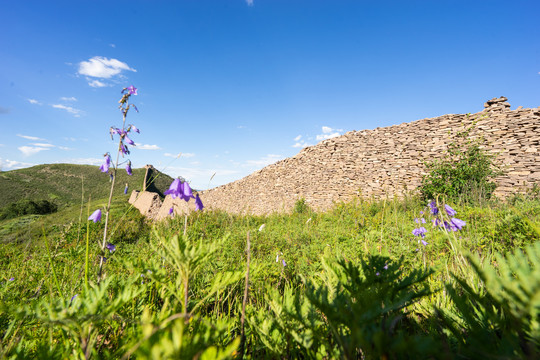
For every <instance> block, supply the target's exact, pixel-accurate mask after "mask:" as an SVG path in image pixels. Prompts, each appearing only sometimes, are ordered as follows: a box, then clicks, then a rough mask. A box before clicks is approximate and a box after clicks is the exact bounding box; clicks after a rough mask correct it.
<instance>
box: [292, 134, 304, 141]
mask: <svg viewBox="0 0 540 360" xmlns="http://www.w3.org/2000/svg"><path fill="white" fill-rule="evenodd" d="M301 138H302V135H298V136H297V137H295V138H294V141H300V139H301Z"/></svg>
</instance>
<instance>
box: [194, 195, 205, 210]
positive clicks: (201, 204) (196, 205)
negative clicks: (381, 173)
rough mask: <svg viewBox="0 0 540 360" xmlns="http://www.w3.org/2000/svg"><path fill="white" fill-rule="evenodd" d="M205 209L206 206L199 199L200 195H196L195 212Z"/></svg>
mask: <svg viewBox="0 0 540 360" xmlns="http://www.w3.org/2000/svg"><path fill="white" fill-rule="evenodd" d="M202 209H204V205H203V203H202V201H201V198H200V197H199V194H197V195H195V210H197V211H200V210H202Z"/></svg>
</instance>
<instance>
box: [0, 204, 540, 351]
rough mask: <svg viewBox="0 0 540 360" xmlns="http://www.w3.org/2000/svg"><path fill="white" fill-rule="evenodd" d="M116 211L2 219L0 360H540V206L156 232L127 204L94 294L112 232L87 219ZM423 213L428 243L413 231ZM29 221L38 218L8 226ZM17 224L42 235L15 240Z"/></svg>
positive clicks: (300, 217)
mask: <svg viewBox="0 0 540 360" xmlns="http://www.w3.org/2000/svg"><path fill="white" fill-rule="evenodd" d="M79 196H80V194H79ZM105 203H106V199H102V200H93V201H92V203H90V204H87V203H86V202H85V204H84V215H83V217H82V218H83V221H82V222H81V223H79V221H78V219H79V213H80V205H79V206H73V207H66V208H64V209H61V210H60V211H58V212H57V213H54V214H49V215H41V216H35V215H32V216H33V217H32V218H31V219H30V218H29V217H21V218H18V219H12V220H8V221H3V222H0V231H4V233H3V234H4V235H3V236H2V238H3V239H4V236H6V237H7V238H8V239H10V241H9V242H6V241H5V240H4V242H3V243H0V304H1V305H0V357H6V358H53V359H54V358H59V359H60V358H120V359H121V358H125V359H127V358H137V359H139V358H141V359H145V358H148V359H149V358H152V359H155V358H190V359H191V358H200V359H215V358H218V359H220V358H221V359H224V358H242V357H245V358H345V359H351V358H366V359H375V358H415V359H416V358H430V357H431V358H449V359H450V358H531V359H532V358H537V357H538V355H539V354H540V326H539V324H540V317H539V311H540V265H539V264H540V243H539V242H538V239H540V231H539V229H540V201H538V200H536V199H528V198H519V199H513V201H512V202H511V203H500V202H494V201H491V202H485V203H483V204H482V205H481V206H480V205H473V204H469V203H450V205H451V206H452V207H453V208H454V209H455V210H456V211H457V213H458V215H459V218H460V219H463V220H465V221H466V222H467V225H466V226H464V227H463V229H462V230H460V231H457V232H452V231H449V232H448V231H445V230H444V229H442V228H433V227H432V226H431V224H430V222H431V218H430V217H428V216H427V214H428V212H429V207H427V206H425V204H423V203H421V202H417V201H415V200H411V199H408V200H407V201H390V200H387V201H380V202H375V201H363V200H358V201H354V202H351V203H340V204H336V205H335V207H334V208H333V209H332V210H330V211H328V212H325V213H319V212H313V211H311V210H309V209H305V208H304V207H303V206H300V205H298V208H299V209H300V208H302V211H298V210H299V209H297V211H295V212H293V213H292V214H273V215H270V216H237V215H231V214H227V213H225V212H220V211H215V212H212V211H204V212H198V213H192V214H191V215H189V216H188V217H187V218H186V219H185V218H183V217H181V218H180V217H179V218H174V219H170V220H167V221H165V222H163V223H159V224H155V225H152V224H149V223H147V222H146V221H145V220H144V219H143V218H142V216H141V215H140V214H139V213H138V211H137V210H135V209H133V208H130V207H129V204H127V201H126V197H125V196H123V195H121V196H117V197H115V198H114V201H113V205H112V208H111V219H112V222H111V223H110V226H111V230H110V231H111V238H110V242H111V243H114V244H115V245H116V251H114V252H111V253H109V252H108V251H107V255H106V256H107V261H106V263H105V267H104V271H105V274H104V275H105V277H104V280H102V281H101V282H100V283H99V284H98V283H97V266H98V263H99V260H100V259H99V257H98V256H99V254H100V244H99V242H100V239H101V237H102V234H103V223H95V224H94V223H93V222H89V223H87V222H86V221H85V219H86V218H87V217H88V213H89V212H91V211H93V210H94V209H95V208H97V207H99V206H103V205H104V204H105ZM304 205H305V204H304ZM421 211H422V212H424V214H421V213H420V212H421ZM421 217H423V218H425V219H426V220H427V223H426V224H425V226H426V227H427V228H428V232H427V234H426V237H425V238H423V240H425V241H426V242H427V245H426V246H424V245H422V244H421V243H420V242H419V240H420V239H421V238H420V237H415V236H413V235H412V230H413V229H414V228H415V227H417V226H418V224H417V223H415V221H414V219H415V218H421ZM23 219H29V220H28V221H31V223H30V224H28V223H26V225H24V226H23V225H21V227H19V228H17V226H15V225H13V224H14V223H15V222H16V221H19V222H22V221H23ZM7 224H12V227H11V229H12V230H11V232H10V230H9V229H8V226H7ZM87 224H88V228H87ZM262 224H265V226H264V227H263V228H262V229H261V230H259V229H260V228H261V225H262ZM186 225H187V226H186ZM22 228H24V229H29V228H33V229H34V230H35V232H32V233H30V234H27V235H24V234H21V235H20V236H19V237H18V238H17V237H16V236H14V234H15V233H16V232H17V231H22V230H21V229H22ZM17 229H18V230H17ZM87 232H88V239H89V240H90V253H89V254H90V255H89V263H90V274H89V285H88V286H86V285H85V280H84V265H85V242H86V240H85V239H86V235H87ZM43 233H44V234H45V235H43ZM184 234H185V235H184ZM248 238H249V242H250V252H249V259H250V261H249V283H248V284H249V286H248V287H247V289H248V291H247V297H246V298H245V310H243V309H244V308H243V304H244V291H245V288H246V287H245V284H246V283H245V281H246V270H247V266H248V253H247V252H246V242H247V239H248ZM49 254H50V255H49ZM75 295H77V296H75ZM242 334H243V335H244V336H243V337H242Z"/></svg>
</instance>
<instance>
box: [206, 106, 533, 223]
mask: <svg viewBox="0 0 540 360" xmlns="http://www.w3.org/2000/svg"><path fill="white" fill-rule="evenodd" d="M484 107H485V109H484V111H482V112H480V113H476V114H472V115H470V116H468V115H464V114H456V115H454V114H451V115H443V116H440V117H436V118H428V119H422V120H417V121H413V122H410V123H403V124H400V125H394V126H390V127H384V128H376V129H374V130H362V131H351V132H348V133H346V134H344V135H342V136H340V137H336V138H332V139H329V140H325V141H322V142H320V143H319V144H317V145H315V146H310V147H307V148H305V149H303V150H302V151H300V153H298V154H297V155H296V156H293V157H291V158H288V159H285V160H282V161H279V162H277V163H275V164H272V165H269V166H267V167H265V168H263V169H262V170H259V171H256V172H255V173H253V174H251V175H249V176H246V177H245V178H243V179H240V180H238V181H235V182H232V183H229V184H226V185H223V186H219V187H216V188H214V189H210V190H208V191H204V192H202V193H201V199H202V200H203V202H204V204H205V206H206V207H207V208H210V209H222V210H226V211H228V212H232V213H251V214H266V213H271V212H275V211H290V210H291V209H292V208H293V206H294V204H295V202H296V201H297V200H298V199H299V198H305V200H306V202H307V203H308V204H309V205H310V206H311V207H313V208H315V209H319V210H325V209H328V208H329V207H331V206H332V205H333V203H334V202H336V201H341V200H344V201H347V200H350V199H351V198H353V197H356V196H363V197H375V198H382V197H385V196H390V197H392V196H398V197H401V196H403V195H404V194H405V193H407V192H409V191H411V190H414V189H415V188H417V187H418V186H419V185H420V182H421V179H422V176H423V175H425V174H426V169H425V166H424V165H423V164H424V161H430V160H433V159H437V158H440V157H441V155H442V154H443V152H444V151H445V150H446V149H447V147H448V144H449V143H450V142H451V141H452V135H455V134H456V133H457V132H459V131H461V130H463V129H464V128H465V127H467V126H469V125H471V124H472V122H473V121H476V126H475V128H474V130H473V131H472V132H471V133H470V137H472V138H478V137H483V138H484V139H485V144H486V145H485V149H486V150H487V151H488V152H490V153H494V154H497V162H498V163H499V164H501V165H502V166H503V169H504V170H505V171H506V175H504V176H501V177H500V178H497V179H496V182H497V183H498V185H499V187H498V189H497V191H496V195H498V196H502V197H505V196H508V195H509V194H511V193H514V192H517V191H523V190H524V189H526V188H527V187H530V186H531V185H532V184H534V183H538V182H539V180H540V152H539V149H540V108H535V109H522V108H521V107H519V108H518V109H516V110H510V104H508V102H507V99H506V98H504V97H501V98H495V99H492V100H489V101H488V102H486V104H485V105H484Z"/></svg>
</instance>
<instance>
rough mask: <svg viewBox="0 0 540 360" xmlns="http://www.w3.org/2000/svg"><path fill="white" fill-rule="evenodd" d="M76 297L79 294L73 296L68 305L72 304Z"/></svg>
mask: <svg viewBox="0 0 540 360" xmlns="http://www.w3.org/2000/svg"><path fill="white" fill-rule="evenodd" d="M77 296H79V294H75V295H73V296H72V297H71V300H69V302H70V303H72V302H73V300H75V299H76V298H77Z"/></svg>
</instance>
